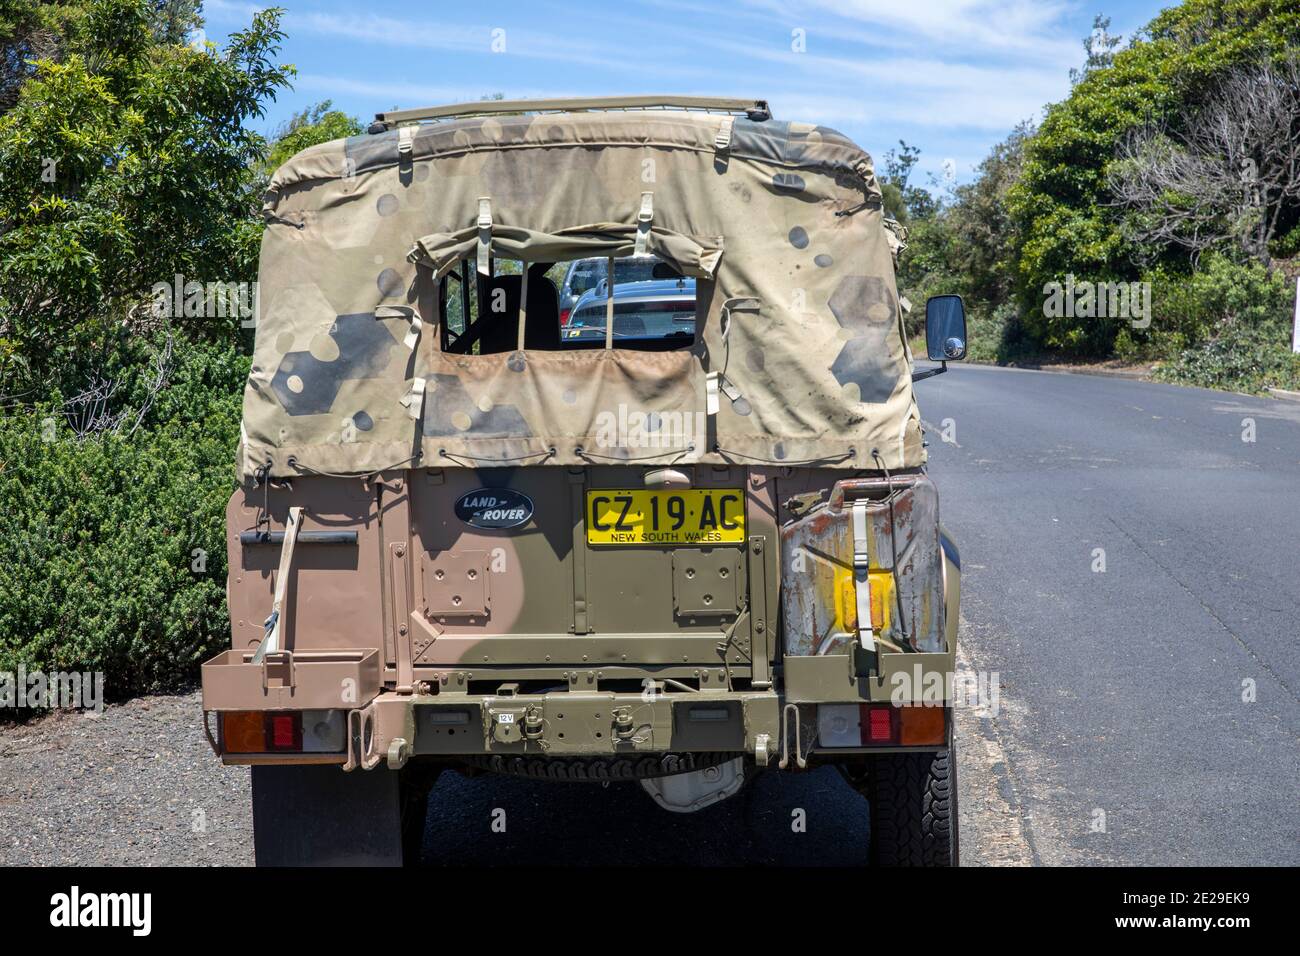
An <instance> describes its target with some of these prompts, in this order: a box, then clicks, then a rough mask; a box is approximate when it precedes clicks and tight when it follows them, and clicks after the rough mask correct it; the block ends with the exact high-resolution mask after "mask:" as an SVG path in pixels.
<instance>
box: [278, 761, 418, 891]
mask: <svg viewBox="0 0 1300 956" xmlns="http://www.w3.org/2000/svg"><path fill="white" fill-rule="evenodd" d="M437 769H438V768H436V767H432V768H431V767H425V766H422V765H420V764H410V765H408V766H407V767H405V768H403V769H402V770H401V771H394V770H388V769H386V768H382V767H380V768H376V769H374V770H354V771H352V772H351V773H344V772H343V771H342V770H340V769H339V768H338V767H333V766H305V767H295V766H265V767H253V774H252V778H253V779H252V783H253V846H254V855H255V857H256V860H257V865H258V866H402V865H403V864H405V865H416V864H418V863H419V862H420V850H421V847H422V845H423V842H424V823H425V816H426V814H427V811H428V806H429V790H430V789H431V788H432V786H433V783H434V781H435V780H436V779H437V776H438V773H437Z"/></svg>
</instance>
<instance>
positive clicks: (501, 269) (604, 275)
mask: <svg viewBox="0 0 1300 956" xmlns="http://www.w3.org/2000/svg"><path fill="white" fill-rule="evenodd" d="M524 266H525V263H522V262H519V261H515V260H506V259H495V258H494V259H493V261H492V263H491V271H492V275H491V277H490V278H489V277H487V276H482V275H479V274H478V272H477V271H476V269H475V264H474V262H473V260H471V259H462V260H461V261H460V262H459V263H458V264H457V267H456V268H455V269H453V270H452V271H451V272H449V273H448V274H447V275H446V276H444V277H443V279H442V281H441V282H440V283H439V288H438V299H439V309H440V314H441V318H442V322H441V330H442V332H441V342H442V350H443V351H444V352H450V353H454V354H459V355H491V354H495V353H500V352H513V351H515V350H516V349H517V348H518V345H519V305H520V297H521V294H522V291H523V281H522V280H523V275H522V273H523V269H524ZM695 291H696V280H695V279H693V278H690V277H687V276H683V275H681V273H680V272H678V270H677V269H676V267H674V266H673V265H671V264H670V263H668V262H667V261H665V260H663V259H660V258H658V257H656V256H652V255H648V256H627V257H623V258H618V259H615V260H614V282H613V288H612V290H611V288H610V284H609V260H608V259H607V258H603V257H602V258H590V259H575V260H573V261H570V262H555V263H546V262H542V263H533V264H532V265H531V266H529V267H528V292H527V295H528V301H527V303H526V309H525V320H524V348H525V349H532V350H541V351H567V350H580V349H603V348H605V346H606V341H607V334H606V317H607V316H608V315H609V310H610V308H611V300H612V309H613V335H612V336H611V337H609V345H610V346H611V347H612V348H616V349H635V350H641V351H669V350H673V349H681V348H689V347H690V346H691V345H693V344H694V343H695V324H696V295H695Z"/></svg>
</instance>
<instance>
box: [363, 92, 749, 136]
mask: <svg viewBox="0 0 1300 956" xmlns="http://www.w3.org/2000/svg"><path fill="white" fill-rule="evenodd" d="M656 109H664V110H667V109H680V110H701V111H704V112H723V113H744V114H745V115H746V116H747V117H748V118H749V119H751V120H755V121H762V120H769V119H771V118H772V111H771V110H770V109H768V106H767V100H749V99H729V98H726V97H718V96H672V95H669V96H598V97H585V98H577V99H567V100H480V101H479V102H477V103H458V104H456V105H453V106H428V107H423V108H420V109H412V110H390V111H388V112H387V113H376V114H375V121H374V122H373V123H371V124H370V126H369V128H368V130H367V132H370V133H382V132H384V131H385V130H389V129H392V128H393V127H394V126H400V125H402V124H403V123H419V122H423V121H425V120H432V121H438V120H448V119H456V118H458V117H463V116H489V115H492V114H501V113H582V112H587V111H590V110H656Z"/></svg>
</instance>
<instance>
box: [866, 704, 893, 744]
mask: <svg viewBox="0 0 1300 956" xmlns="http://www.w3.org/2000/svg"><path fill="white" fill-rule="evenodd" d="M867 740H868V742H870V743H873V744H888V743H893V741H894V708H893V707H892V706H891V705H889V704H879V705H873V706H870V707H868V708H867Z"/></svg>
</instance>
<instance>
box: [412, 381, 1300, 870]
mask: <svg viewBox="0 0 1300 956" xmlns="http://www.w3.org/2000/svg"><path fill="white" fill-rule="evenodd" d="M917 388H918V393H919V401H920V403H921V410H922V415H923V417H924V419H925V421H926V423H927V431H928V432H929V433H930V452H931V473H932V475H933V477H934V478H935V480H936V481H937V483H938V484H939V489H940V497H941V502H942V504H941V509H942V516H943V521H944V524H945V526H946V527H947V528H948V530H949V531H950V533H951V534H952V535H953V536H954V537H955V538H956V540H957V542H958V544H959V547H960V549H961V555H962V560H963V566H964V567H963V569H964V573H963V602H962V603H963V608H962V610H963V614H962V616H963V622H962V634H961V643H962V648H963V651H962V657H963V663H964V665H965V666H968V667H970V668H973V669H975V670H976V671H982V672H986V673H987V674H989V675H990V676H991V675H992V674H994V673H996V675H997V681H998V688H999V691H1000V695H999V699H998V706H997V709H996V714H993V713H990V712H984V713H978V712H975V711H973V710H969V709H966V710H962V711H961V712H960V713H959V717H958V746H959V749H960V753H961V762H960V767H961V814H962V854H963V862H964V863H973V864H981V863H1020V864H1063V863H1076V864H1089V863H1094V864H1095V863H1102V864H1171V865H1179V864H1206V865H1225V864H1246V863H1258V864H1292V865H1294V864H1297V863H1300V800H1297V793H1298V787H1297V784H1298V782H1300V696H1298V695H1300V641H1298V640H1297V637H1298V636H1300V560H1298V559H1300V404H1288V403H1283V402H1278V401H1274V400H1271V399H1254V398H1247V397H1243V396H1237V395H1232V394H1225V393H1220V392H1208V391H1201V390H1195V389H1183V388H1176V387H1173V386H1165V385H1157V384H1151V383H1145V382H1135V381H1129V380H1124V379H1119V378H1114V377H1103V376H1085V375H1070V374H1061V373H1049V372H1030V371H1015V370H1005V369H992V368H982V367H960V366H957V367H953V368H952V370H951V371H950V372H949V373H948V374H947V375H943V376H939V377H936V378H933V379H930V380H927V381H925V382H923V383H921V384H919V385H918V386H917ZM1247 420H1248V421H1247ZM1252 423H1253V426H1252ZM1252 427H1253V436H1252V434H1251V431H1250V430H1251V428H1252ZM945 434H946V435H947V437H948V438H950V439H951V441H945V440H943V436H944V435H945ZM1243 435H1245V437H1247V438H1249V437H1253V438H1254V440H1253V441H1244V440H1243ZM1097 549H1102V551H1101V552H1098V551H1097ZM1103 553H1104V568H1105V570H1104V571H1103V570H1100V568H1101V567H1102V565H1101V563H1100V559H1101V558H1102V557H1103ZM499 811H504V822H505V831H504V832H495V831H494V830H493V829H492V822H493V820H494V819H495V820H498V821H500V820H501V819H503V817H502V814H501V813H500V812H499ZM796 818H800V819H802V820H803V821H804V822H805V828H804V829H803V830H802V831H799V830H798V829H797V828H795V827H794V826H792V823H793V822H794V820H795V819H796ZM866 840H867V824H866V819H865V804H864V803H863V801H862V799H861V798H860V797H859V796H858V795H857V794H855V793H854V792H853V791H852V790H850V789H849V788H848V786H847V785H846V784H845V783H844V782H843V781H842V780H841V779H840V778H839V777H838V775H837V774H836V773H835V772H834V771H833V770H831V769H823V770H819V771H817V772H815V773H811V774H805V775H801V776H790V777H786V776H783V775H782V776H778V775H777V774H771V773H769V774H764V775H761V776H760V777H759V778H758V780H757V781H756V782H755V784H754V786H753V787H752V788H751V789H750V790H748V791H747V792H746V793H745V794H744V795H742V796H740V797H737V798H735V799H733V800H731V801H728V802H726V803H723V804H721V805H718V806H715V807H713V808H711V809H710V810H707V811H705V812H703V813H700V814H695V815H687V816H681V815H675V814H668V813H665V812H663V811H661V810H659V809H657V808H656V807H655V806H654V805H653V804H652V803H651V802H650V800H649V798H648V797H647V796H646V795H645V794H644V793H642V792H641V791H640V788H639V787H638V786H636V785H613V786H610V787H609V788H607V789H602V788H598V787H587V786H584V785H578V784H538V783H530V782H526V781H521V780H511V779H503V778H496V777H485V778H479V779H474V780H465V779H463V778H460V777H458V776H456V775H452V774H447V775H444V777H443V779H442V780H441V781H440V782H439V784H438V786H437V787H436V788H435V790H434V793H433V797H432V800H431V807H430V815H429V827H428V831H427V834H426V845H425V854H426V860H427V862H429V863H435V862H438V863H453V864H457V863H465V864H479V865H482V864H483V863H490V862H494V861H495V862H500V863H516V864H517V863H543V862H554V861H556V860H563V861H566V862H573V863H624V864H631V865H637V864H662V863H682V864H745V863H749V864H754V863H758V864H812V865H816V864H841V865H843V864H858V863H862V862H864V861H865V859H866Z"/></svg>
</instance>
